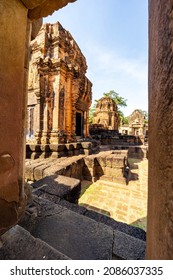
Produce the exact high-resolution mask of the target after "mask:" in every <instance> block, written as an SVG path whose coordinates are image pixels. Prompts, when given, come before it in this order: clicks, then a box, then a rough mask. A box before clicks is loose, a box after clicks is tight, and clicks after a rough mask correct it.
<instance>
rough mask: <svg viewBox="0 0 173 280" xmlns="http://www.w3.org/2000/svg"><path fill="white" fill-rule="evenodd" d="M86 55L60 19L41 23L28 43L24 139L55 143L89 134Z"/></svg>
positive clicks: (34, 141) (89, 83)
mask: <svg viewBox="0 0 173 280" xmlns="http://www.w3.org/2000/svg"><path fill="white" fill-rule="evenodd" d="M86 70H87V65H86V59H85V57H84V55H83V54H82V52H81V50H80V49H79V47H78V45H77V43H76V42H75V40H74V39H73V37H72V36H71V34H70V33H69V32H68V31H66V30H65V29H64V28H63V27H62V26H61V24H60V23H59V22H57V23H55V24H44V25H43V26H42V28H41V30H40V32H39V34H38V36H37V37H36V38H35V39H34V40H33V41H32V43H31V60H30V72H29V85H28V87H29V88H28V109H27V112H28V118H27V140H28V141H29V142H33V143H36V144H40V143H42V144H48V143H51V144H54V143H56V144H57V143H66V142H72V141H75V140H76V138H77V137H88V111H89V107H90V105H91V98H92V89H91V88H92V84H91V82H90V81H89V80H88V79H87V77H86V76H85V74H86Z"/></svg>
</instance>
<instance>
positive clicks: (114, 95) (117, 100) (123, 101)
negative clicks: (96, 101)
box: [103, 90, 127, 108]
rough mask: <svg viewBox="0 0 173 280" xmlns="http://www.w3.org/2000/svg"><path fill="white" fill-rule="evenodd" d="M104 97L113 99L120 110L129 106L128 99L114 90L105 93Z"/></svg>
mask: <svg viewBox="0 0 173 280" xmlns="http://www.w3.org/2000/svg"><path fill="white" fill-rule="evenodd" d="M103 96H108V97H110V98H112V99H113V100H114V101H115V103H116V104H117V106H118V108H119V107H126V106H127V99H125V98H124V97H122V96H120V95H119V93H117V92H115V91H114V90H110V91H109V92H105V93H103Z"/></svg>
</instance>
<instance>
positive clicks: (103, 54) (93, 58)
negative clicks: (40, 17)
mask: <svg viewBox="0 0 173 280" xmlns="http://www.w3.org/2000/svg"><path fill="white" fill-rule="evenodd" d="M147 5H148V0H106V1H105V0H77V1H76V2H74V3H72V4H68V5H67V6H66V7H65V8H63V9H61V10H59V11H57V12H55V13H54V14H53V15H52V16H49V17H47V18H44V22H49V23H55V22H56V21H59V22H60V23H61V24H62V25H63V27H64V28H65V29H67V30H68V31H69V32H70V33H71V34H72V36H73V38H74V39H75V41H76V42H77V44H78V45H79V47H80V49H81V51H82V53H83V54H84V56H85V57H86V60H87V65H88V70H87V77H88V78H89V79H90V80H91V82H92V83H93V100H94V99H99V98H101V97H102V95H103V93H104V92H109V91H110V90H115V91H116V92H118V93H119V94H120V95H121V96H122V97H124V98H126V99H127V105H128V106H127V107H126V108H125V109H123V112H124V114H125V115H126V116H128V115H129V114H131V113H132V111H133V110H135V109H142V110H148V85H147V82H148V77H147V75H148V6H147Z"/></svg>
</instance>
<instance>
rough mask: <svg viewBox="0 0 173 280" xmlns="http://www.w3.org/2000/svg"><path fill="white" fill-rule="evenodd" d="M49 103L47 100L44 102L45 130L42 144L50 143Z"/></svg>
mask: <svg viewBox="0 0 173 280" xmlns="http://www.w3.org/2000/svg"><path fill="white" fill-rule="evenodd" d="M47 121H48V104H47V102H46V101H45V103H44V110H43V132H42V137H41V143H42V144H48V142H49V140H48V123H47Z"/></svg>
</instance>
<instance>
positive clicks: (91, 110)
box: [89, 99, 98, 124]
mask: <svg viewBox="0 0 173 280" xmlns="http://www.w3.org/2000/svg"><path fill="white" fill-rule="evenodd" d="M97 102H98V100H96V99H95V100H94V103H93V105H92V106H91V108H90V110H89V123H90V124H92V123H93V117H94V112H95V109H96V106H97Z"/></svg>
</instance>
